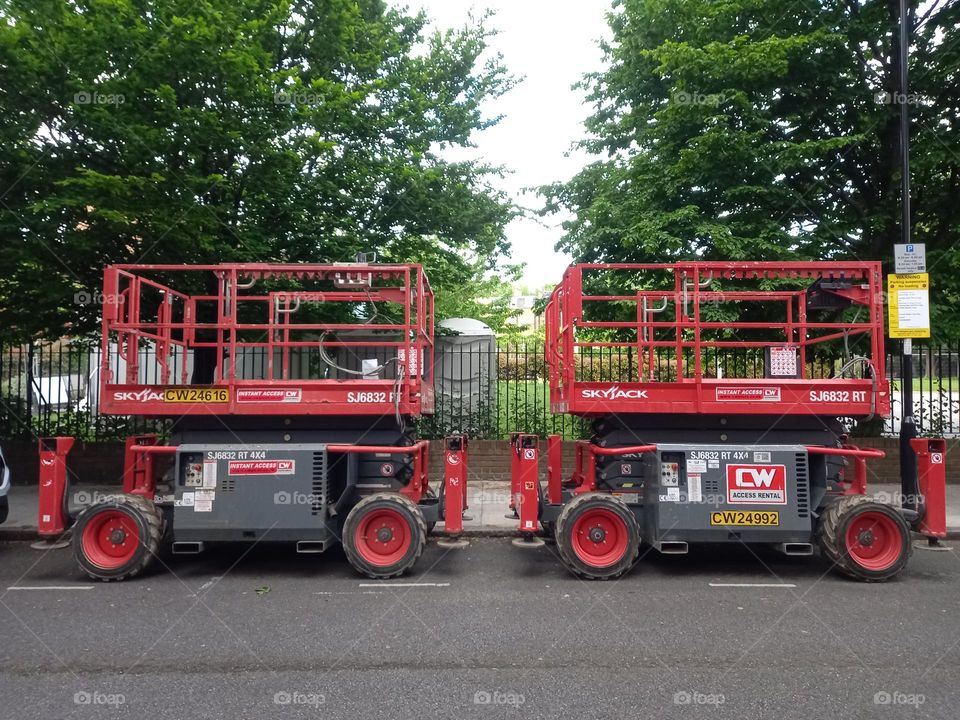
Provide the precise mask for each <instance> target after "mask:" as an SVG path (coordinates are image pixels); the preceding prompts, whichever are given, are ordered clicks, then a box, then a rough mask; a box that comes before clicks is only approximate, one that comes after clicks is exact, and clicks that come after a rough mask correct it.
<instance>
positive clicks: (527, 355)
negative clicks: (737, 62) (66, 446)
mask: <svg viewBox="0 0 960 720" xmlns="http://www.w3.org/2000/svg"><path fill="white" fill-rule="evenodd" d="M141 352H144V353H149V352H151V351H150V349H149V348H145V349H142V350H141ZM441 352H442V353H444V355H443V357H440V356H439V355H438V357H437V358H436V389H437V402H436V412H435V414H434V415H433V416H431V417H425V418H423V419H422V420H421V421H420V431H421V433H422V435H423V436H425V437H428V438H439V437H443V436H445V435H447V434H449V433H451V432H465V433H468V434H469V435H470V436H472V437H475V438H486V439H505V438H507V437H508V436H509V433H510V432H513V431H523V432H530V433H537V434H540V435H547V434H551V433H556V434H559V435H561V436H563V437H564V438H566V439H573V438H578V437H584V436H586V435H588V434H589V425H588V423H587V422H585V421H583V420H581V419H579V418H575V417H571V416H567V415H553V414H551V413H550V392H549V385H548V381H547V373H548V368H547V366H546V363H545V361H544V352H543V346H542V344H535V343H530V344H526V345H523V344H521V345H511V346H504V347H499V348H498V347H495V346H494V345H492V344H489V345H482V344H481V345H478V344H467V345H463V346H448V347H443V348H442V349H441V350H438V353H441ZM100 353H101V349H100V346H99V344H98V343H96V342H95V341H91V340H59V341H55V342H39V341H38V342H34V343H30V344H26V345H2V344H0V438H14V437H16V438H30V437H37V436H50V435H73V436H76V437H79V438H82V439H85V440H116V439H122V438H124V437H126V436H127V435H129V434H134V433H142V432H152V431H158V432H163V430H164V428H165V425H164V424H163V423H162V422H160V421H156V420H151V419H148V418H143V417H139V416H135V417H122V416H108V415H102V414H100V413H99V411H98V406H99V402H98V397H99V368H100ZM703 360H704V372H705V373H707V374H710V375H713V376H717V375H720V376H722V377H763V360H762V357H761V356H758V355H757V354H756V352H755V351H753V350H752V349H746V348H744V349H741V348H730V349H720V350H714V349H711V355H710V357H704V358H703ZM913 364H914V376H915V379H914V415H915V417H916V419H917V426H918V431H919V432H920V433H921V434H925V435H939V436H947V437H951V436H953V437H956V436H958V435H960V343H957V344H943V345H938V346H922V347H916V344H915V350H914V354H913ZM142 365H143V366H148V365H149V363H147V362H143V363H142ZM637 365H638V363H637V358H636V354H635V352H634V350H633V348H631V347H626V348H596V349H594V350H593V351H591V352H584V353H582V354H581V355H579V356H578V358H577V372H578V376H579V377H581V378H583V379H588V380H595V381H611V382H634V381H637V380H638V379H639V378H638V376H637ZM842 365H843V362H842V360H841V359H830V358H824V357H819V358H813V359H811V360H810V362H808V366H807V373H808V375H810V376H815V377H832V376H833V375H834V374H835V373H836V371H837V370H838V369H839V368H840V367H841V366H842ZM887 373H888V377H890V378H898V377H899V376H900V357H899V356H894V355H891V356H888V358H887ZM658 375H661V373H660V372H659V371H658ZM662 375H663V377H662V379H673V378H672V377H670V369H669V367H666V366H665V367H664V369H663V373H662ZM145 382H155V380H145ZM892 390H893V392H892V394H893V398H892V401H893V402H892V404H893V413H892V416H891V417H889V418H886V419H885V420H883V421H882V422H880V421H877V422H875V423H874V424H872V425H871V426H870V427H871V428H872V431H871V432H872V434H877V433H880V434H884V435H890V434H896V433H897V432H898V431H899V426H900V418H901V415H902V408H903V404H902V394H903V388H902V386H901V383H900V382H899V380H893V386H892Z"/></svg>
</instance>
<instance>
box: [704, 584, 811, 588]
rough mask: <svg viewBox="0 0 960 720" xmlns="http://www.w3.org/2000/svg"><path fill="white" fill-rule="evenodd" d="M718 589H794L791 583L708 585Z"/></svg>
mask: <svg viewBox="0 0 960 720" xmlns="http://www.w3.org/2000/svg"><path fill="white" fill-rule="evenodd" d="M709 585H710V587H718V588H795V587H796V585H794V584H793V583H709Z"/></svg>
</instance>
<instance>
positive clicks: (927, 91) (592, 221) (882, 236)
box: [543, 0, 960, 335]
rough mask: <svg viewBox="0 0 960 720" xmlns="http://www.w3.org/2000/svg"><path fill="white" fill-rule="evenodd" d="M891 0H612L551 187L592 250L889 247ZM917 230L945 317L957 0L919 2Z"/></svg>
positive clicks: (792, 251)
mask: <svg viewBox="0 0 960 720" xmlns="http://www.w3.org/2000/svg"><path fill="white" fill-rule="evenodd" d="M897 9H898V2H897V1H896V0H818V1H812V2H796V1H795V0H617V1H616V2H615V3H614V11H613V12H612V13H611V14H610V16H609V18H610V26H611V28H612V31H613V41H612V42H611V43H609V44H608V45H607V46H606V47H605V48H604V49H605V53H606V65H607V67H606V69H605V70H603V71H602V72H599V73H596V74H593V75H590V76H587V77H586V79H585V81H584V83H583V84H584V86H585V87H586V88H588V90H589V97H590V100H591V102H592V103H593V105H594V112H593V114H592V116H591V117H590V119H589V120H588V122H587V130H588V133H589V137H588V138H587V139H586V140H584V141H583V142H582V143H581V144H582V147H584V148H586V149H587V150H589V151H590V152H591V153H593V154H594V155H595V156H597V159H596V161H594V162H592V163H591V164H590V165H588V166H587V167H586V168H585V169H584V170H583V171H582V172H580V173H579V174H578V175H577V176H575V177H574V178H573V179H572V180H571V181H570V182H568V183H563V184H556V185H553V186H550V187H547V188H544V189H543V192H544V194H545V195H546V199H547V202H546V206H545V212H553V211H557V210H560V209H565V210H569V211H572V213H573V216H574V217H573V219H572V220H571V221H569V222H567V223H566V224H565V235H564V237H563V239H562V240H561V242H560V243H559V246H558V247H560V248H563V249H565V250H567V251H569V252H570V253H572V254H573V255H574V257H576V258H577V259H578V260H581V261H615V260H619V261H638V262H669V261H671V260H674V259H679V258H688V259H689V258H696V257H704V258H713V259H724V258H730V259H743V260H770V259H804V258H805V259H832V258H862V259H890V258H891V256H892V248H891V246H892V245H893V243H894V242H898V238H899V232H900V185H899V183H900V166H899V141H898V134H899V131H898V115H899V107H898V104H897V103H898V102H899V101H900V100H901V98H900V96H899V95H898V75H899V64H898V61H897V57H898V27H899V25H898V22H899V19H898V13H897ZM910 23H911V27H912V29H913V42H914V46H913V47H912V50H911V67H910V72H911V85H912V87H911V92H910V95H909V96H908V97H907V98H906V101H907V102H909V103H910V110H911V114H912V116H913V124H912V143H913V145H912V163H913V166H912V182H913V193H912V195H913V228H914V240H915V241H916V242H925V243H927V248H928V263H929V265H930V266H931V271H932V273H933V285H934V300H935V303H936V304H935V312H934V316H935V317H934V323H935V327H939V328H940V329H941V331H942V332H943V333H945V334H946V333H949V334H953V335H956V334H957V333H958V332H960V322H958V321H957V320H956V319H954V316H955V313H954V312H953V308H954V307H955V306H956V302H957V301H958V299H960V272H958V271H960V243H958V242H957V241H958V239H960V203H957V202H956V199H955V198H956V197H957V194H958V190H960V43H958V42H957V40H958V35H960V32H958V31H960V3H951V2H946V1H945V0H925V2H922V3H919V2H913V3H912V14H911V17H910Z"/></svg>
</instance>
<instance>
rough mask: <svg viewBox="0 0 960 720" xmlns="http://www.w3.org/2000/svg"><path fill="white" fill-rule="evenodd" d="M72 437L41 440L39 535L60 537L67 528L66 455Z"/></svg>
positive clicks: (70, 446) (71, 444)
mask: <svg viewBox="0 0 960 720" xmlns="http://www.w3.org/2000/svg"><path fill="white" fill-rule="evenodd" d="M72 447H73V438H72V437H55V438H41V439H40V503H39V518H38V524H37V528H38V532H39V534H40V535H41V536H43V537H59V536H60V535H62V534H63V532H64V531H65V530H66V529H67V527H66V525H67V516H66V512H65V508H64V505H65V503H64V495H65V494H66V492H67V453H69V452H70V448H72Z"/></svg>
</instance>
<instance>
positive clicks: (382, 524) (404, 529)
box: [353, 508, 413, 567]
mask: <svg viewBox="0 0 960 720" xmlns="http://www.w3.org/2000/svg"><path fill="white" fill-rule="evenodd" d="M353 538H354V544H355V545H356V546H357V552H359V553H360V557H362V558H363V559H364V560H366V561H367V562H368V563H370V564H371V565H378V566H381V567H386V566H388V565H393V564H394V563H397V562H399V561H400V560H402V559H403V557H404V556H405V555H406V554H407V551H408V550H409V549H410V544H411V543H412V542H413V538H412V536H411V533H410V525H409V524H408V523H407V519H406V517H405V516H404V515H403V513H401V512H400V511H399V510H391V509H390V508H377V509H375V510H371V511H370V512H368V513H367V514H366V515H364V516H363V517H362V518H361V519H360V524H359V525H358V526H357V530H356V532H355V533H354V536H353Z"/></svg>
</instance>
